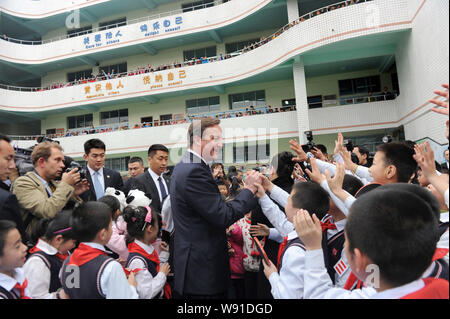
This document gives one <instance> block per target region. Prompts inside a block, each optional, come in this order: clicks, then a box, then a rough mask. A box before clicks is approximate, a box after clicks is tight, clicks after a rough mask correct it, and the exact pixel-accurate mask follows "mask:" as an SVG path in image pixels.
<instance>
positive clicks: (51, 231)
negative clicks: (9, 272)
mask: <svg viewBox="0 0 450 319" xmlns="http://www.w3.org/2000/svg"><path fill="white" fill-rule="evenodd" d="M71 216H72V211H70V210H66V211H62V212H60V213H58V214H57V215H56V216H55V217H54V218H53V219H42V220H40V221H39V222H38V223H37V224H36V226H35V228H34V230H33V238H32V239H33V241H34V242H37V244H36V245H35V246H34V247H33V248H32V249H30V251H29V253H30V255H29V256H28V259H27V261H26V262H25V265H24V267H23V268H24V272H25V276H26V277H27V279H28V291H29V293H30V297H31V298H37V299H60V298H61V296H62V295H64V293H63V291H62V288H61V282H60V280H59V271H60V269H61V266H62V264H63V261H64V260H65V259H66V258H67V257H68V256H69V250H71V249H73V248H74V247H75V244H76V240H75V239H74V237H73V232H72V227H71V225H70V219H71Z"/></svg>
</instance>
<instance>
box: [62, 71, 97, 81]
mask: <svg viewBox="0 0 450 319" xmlns="http://www.w3.org/2000/svg"><path fill="white" fill-rule="evenodd" d="M91 74H92V69H88V70H83V71H76V72H70V73H67V81H68V82H73V81H75V80H79V79H81V78H85V79H88V78H90V77H91Z"/></svg>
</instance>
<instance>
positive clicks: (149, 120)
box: [141, 116, 153, 123]
mask: <svg viewBox="0 0 450 319" xmlns="http://www.w3.org/2000/svg"><path fill="white" fill-rule="evenodd" d="M152 122H153V116H147V117H142V118H141V123H152Z"/></svg>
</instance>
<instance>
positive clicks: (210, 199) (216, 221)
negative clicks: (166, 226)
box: [184, 169, 257, 228]
mask: <svg viewBox="0 0 450 319" xmlns="http://www.w3.org/2000/svg"><path fill="white" fill-rule="evenodd" d="M184 187H185V196H186V201H187V202H188V203H189V204H190V206H191V207H192V208H193V209H194V210H195V211H196V212H197V213H198V214H200V215H201V216H202V217H203V218H204V219H206V220H207V221H208V222H209V223H210V224H212V225H214V226H217V227H222V228H225V227H229V226H231V225H232V224H233V223H234V222H235V221H237V220H238V219H241V218H242V217H243V216H244V215H245V214H247V213H248V212H249V211H250V210H252V209H253V208H254V207H255V206H256V204H257V200H256V198H255V197H254V195H253V193H252V192H251V191H249V190H248V189H244V190H242V191H241V192H240V193H239V195H238V196H237V197H236V198H235V199H234V200H233V201H230V202H226V203H225V202H224V201H223V200H222V197H221V196H220V193H219V190H218V188H217V184H216V183H215V182H214V180H213V179H212V177H211V173H209V172H208V171H206V170H203V169H194V170H192V171H191V173H190V174H189V176H188V177H187V180H186V182H185V185H184Z"/></svg>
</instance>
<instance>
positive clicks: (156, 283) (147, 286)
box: [128, 240, 166, 299]
mask: <svg viewBox="0 0 450 319" xmlns="http://www.w3.org/2000/svg"><path fill="white" fill-rule="evenodd" d="M134 242H135V243H136V244H138V245H139V246H140V247H141V248H142V249H144V250H145V251H146V252H147V253H148V254H152V253H153V251H154V248H153V246H151V245H150V246H149V245H146V244H144V243H143V242H141V241H139V240H135V241H134ZM128 268H129V269H136V268H141V269H143V270H141V271H139V272H138V273H137V274H136V281H137V292H138V294H139V299H152V298H153V297H155V296H157V295H158V294H159V295H162V294H163V288H164V284H165V283H166V275H165V274H164V273H162V272H158V274H157V275H156V276H155V277H153V276H152V275H151V274H150V272H149V271H148V270H147V269H146V268H145V264H144V262H143V261H142V260H141V259H139V258H135V259H133V260H132V261H131V263H130V265H129V267H128Z"/></svg>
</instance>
